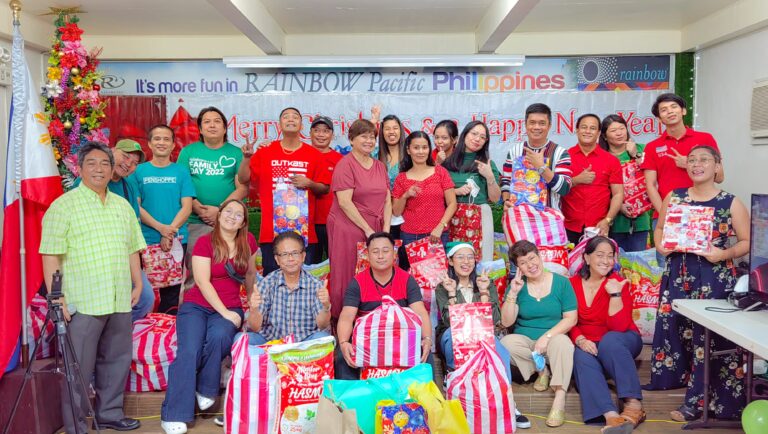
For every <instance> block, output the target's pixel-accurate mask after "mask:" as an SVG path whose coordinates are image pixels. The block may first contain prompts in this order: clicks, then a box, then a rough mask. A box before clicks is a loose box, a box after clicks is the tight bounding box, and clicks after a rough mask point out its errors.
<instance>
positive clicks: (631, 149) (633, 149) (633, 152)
mask: <svg viewBox="0 0 768 434" xmlns="http://www.w3.org/2000/svg"><path fill="white" fill-rule="evenodd" d="M624 144H625V145H626V146H627V153H628V154H629V156H630V157H632V158H635V157H637V144H636V143H635V141H634V140H627V141H626V142H624Z"/></svg>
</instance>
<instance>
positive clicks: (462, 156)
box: [443, 121, 501, 259]
mask: <svg viewBox="0 0 768 434" xmlns="http://www.w3.org/2000/svg"><path fill="white" fill-rule="evenodd" d="M490 142H491V135H490V131H488V126H487V125H485V124H484V123H483V122H481V121H472V122H470V123H468V124H467V125H466V126H465V127H464V130H463V131H462V132H461V135H460V136H459V141H458V142H456V149H454V151H453V152H452V153H451V155H449V156H448V158H447V159H446V160H445V162H443V167H445V168H446V169H447V170H448V173H450V174H451V179H453V183H454V185H455V188H456V200H457V202H458V203H473V204H477V205H479V206H480V213H481V221H482V234H483V241H482V244H481V252H480V253H481V254H482V258H483V259H491V258H493V214H492V213H491V207H490V205H489V204H491V203H496V202H498V201H499V199H500V198H501V187H499V178H500V176H501V174H500V173H499V169H498V168H497V167H496V163H494V162H493V161H491V159H490V157H489V154H488V148H489V146H490Z"/></svg>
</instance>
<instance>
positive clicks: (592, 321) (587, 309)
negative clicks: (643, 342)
mask: <svg viewBox="0 0 768 434" xmlns="http://www.w3.org/2000/svg"><path fill="white" fill-rule="evenodd" d="M569 194H570V193H569ZM609 279H614V280H620V279H619V278H618V276H616V275H615V274H613V275H611V276H609V277H608V279H605V280H603V283H602V285H600V289H598V290H597V294H595V298H594V299H593V300H592V305H591V306H587V300H586V299H585V298H584V286H583V285H582V281H581V276H573V277H571V286H573V292H574V293H575V294H576V303H577V305H578V315H579V319H578V321H577V322H576V325H575V326H573V328H572V329H571V331H570V333H569V334H570V336H571V339H572V340H573V341H574V342H576V339H577V338H578V337H579V336H581V335H584V337H585V338H587V339H589V340H590V341H592V342H599V341H600V340H601V339H602V338H603V335H605V334H606V333H608V332H622V333H623V332H626V331H629V330H632V331H635V332H637V333H638V334H639V333H640V331H639V330H638V329H637V325H636V324H635V322H634V321H633V320H632V295H630V293H629V285H625V286H624V288H623V289H622V291H621V301H622V304H623V305H624V307H622V308H621V310H620V311H618V312H616V314H615V315H613V316H608V307H609V305H610V303H611V297H610V296H609V295H608V293H607V292H606V291H605V284H606V283H607V282H608V280H609Z"/></svg>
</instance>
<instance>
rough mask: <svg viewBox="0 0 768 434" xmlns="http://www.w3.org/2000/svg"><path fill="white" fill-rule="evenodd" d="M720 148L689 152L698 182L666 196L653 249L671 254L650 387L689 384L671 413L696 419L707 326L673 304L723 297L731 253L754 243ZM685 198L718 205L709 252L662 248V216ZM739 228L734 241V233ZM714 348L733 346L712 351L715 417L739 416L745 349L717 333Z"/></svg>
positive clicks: (732, 279) (730, 276)
mask: <svg viewBox="0 0 768 434" xmlns="http://www.w3.org/2000/svg"><path fill="white" fill-rule="evenodd" d="M720 164H721V158H720V153H719V152H718V151H717V150H715V149H714V148H711V147H709V146H703V145H700V146H695V147H694V148H693V149H692V150H691V152H690V153H689V154H688V160H687V170H688V176H690V178H691V180H692V181H693V187H691V188H682V189H677V190H673V191H672V192H671V193H669V195H667V197H666V198H665V199H664V204H663V206H662V211H661V213H660V215H659V224H658V225H657V226H656V230H655V231H654V240H655V244H656V246H657V247H656V249H657V250H658V251H659V253H661V254H662V255H664V256H666V268H665V270H664V276H663V278H662V281H661V288H660V303H659V311H658V316H657V317H656V332H655V334H654V337H653V360H652V365H651V383H650V385H648V386H646V387H645V388H646V389H648V390H666V389H675V388H680V387H686V388H687V390H686V393H685V400H684V401H683V403H682V405H681V406H680V407H679V408H678V409H677V410H675V411H672V412H671V417H672V419H674V420H678V421H686V420H688V421H689V420H696V419H698V418H700V417H701V416H702V414H703V408H702V407H703V403H704V393H705V391H704V379H703V378H702V376H703V373H704V328H703V327H702V326H700V325H699V324H697V323H695V322H692V321H691V320H689V319H687V318H686V317H684V316H683V315H680V314H679V313H677V312H675V311H673V310H672V302H673V301H674V300H676V299H724V298H726V296H727V292H728V291H730V290H732V289H733V287H734V285H735V284H736V276H735V273H734V266H733V260H734V259H735V258H738V257H740V256H742V255H744V254H746V253H747V252H748V251H749V214H748V212H747V209H746V207H745V206H744V204H742V203H741V202H740V201H739V199H737V198H736V197H735V196H734V195H732V194H730V193H728V192H725V191H722V190H720V189H719V188H718V187H717V186H716V185H715V173H716V171H718V170H720ZM676 204H687V205H695V206H706V207H713V208H714V221H713V224H712V226H713V228H712V240H711V244H710V245H711V248H710V251H709V253H706V254H694V253H680V252H671V251H668V250H665V249H664V248H663V247H662V246H661V240H662V237H663V228H664V222H665V218H666V214H667V209H668V207H669V206H670V205H676ZM734 235H735V236H736V240H737V241H736V242H735V243H733V242H732V241H731V239H730V238H731V237H733V236H734ZM712 336H713V339H712V340H711V343H710V350H711V351H712V353H711V354H713V353H714V352H715V351H724V350H733V351H732V352H729V353H726V354H723V355H720V356H713V357H711V362H710V375H711V378H710V391H709V392H710V397H711V400H710V408H709V410H710V411H711V412H712V413H713V416H714V417H717V418H723V419H728V418H737V417H739V416H740V414H741V410H742V409H743V407H744V404H745V403H744V394H745V391H744V387H745V386H744V371H743V369H742V363H743V361H742V352H741V350H740V349H738V347H737V346H736V345H735V344H733V343H731V342H729V341H727V340H725V339H723V338H721V337H720V336H717V335H712Z"/></svg>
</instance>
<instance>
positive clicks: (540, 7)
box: [23, 0, 737, 35]
mask: <svg viewBox="0 0 768 434" xmlns="http://www.w3.org/2000/svg"><path fill="white" fill-rule="evenodd" d="M240 1H241V2H244V1H249V0H240ZM260 1H261V3H262V4H263V5H264V7H265V8H266V9H267V10H268V11H269V13H270V15H271V16H272V18H273V19H274V21H275V22H276V23H277V25H278V26H279V27H280V28H281V29H282V31H283V32H284V33H285V34H286V35H290V34H315V33H336V34H339V33H340V34H345V33H353V34H354V33H392V32H395V33H461V32H472V31H475V30H476V29H477V28H478V26H479V25H480V23H481V20H482V19H483V17H484V15H485V14H486V11H487V10H488V8H489V7H491V5H492V4H493V3H494V2H493V0H388V1H385V0H376V1H372V0H334V1H331V0H260ZM736 1H737V0H540V1H539V2H538V3H537V4H536V6H535V7H534V8H533V10H532V11H531V12H530V13H529V14H528V15H527V16H526V17H525V18H524V19H523V21H522V22H521V23H520V24H519V25H518V26H517V28H516V29H515V32H516V33H520V32H551V31H558V32H562V31H602V30H679V29H680V28H682V27H683V26H685V25H687V24H690V23H692V22H695V21H697V20H699V19H701V18H703V17H705V16H707V15H709V14H711V13H713V12H715V11H717V10H718V9H721V8H724V7H727V6H729V5H731V4H733V3H735V2H736ZM23 4H24V10H25V11H27V12H29V13H32V14H35V15H42V14H45V13H46V12H48V7H49V6H57V7H67V6H72V5H73V4H79V5H80V6H81V9H82V10H83V11H84V12H85V13H83V14H80V19H81V22H82V23H83V24H84V25H87V28H88V32H89V34H91V35H137V34H140V35H141V34H143V35H237V34H240V31H239V30H238V29H237V28H236V27H235V26H234V25H233V24H231V23H230V22H229V21H228V20H227V19H226V18H225V17H224V16H223V15H222V14H220V13H219V12H218V11H217V10H216V8H214V7H213V6H212V5H211V4H210V3H209V2H208V1H207V0H129V1H125V0H74V1H72V2H64V1H60V0H55V1H45V0H24V2H23ZM43 18H45V17H43ZM49 18H50V19H51V20H53V17H49Z"/></svg>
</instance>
